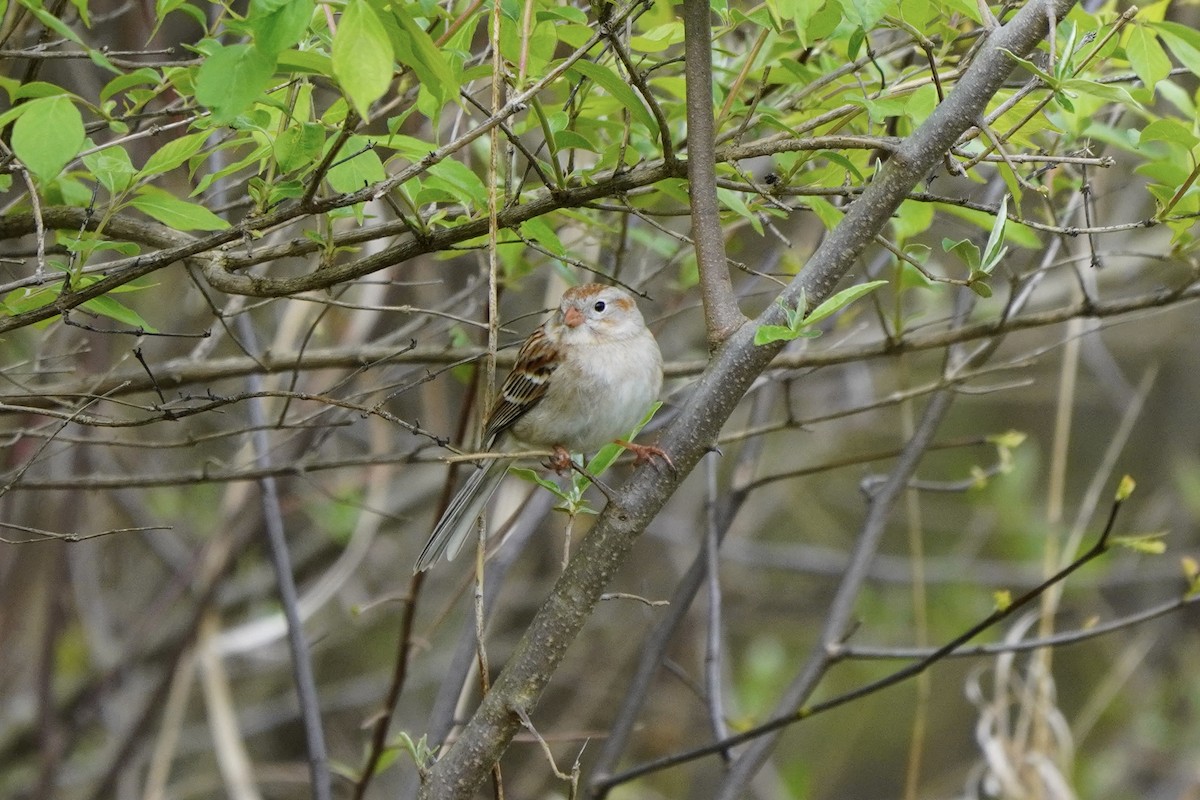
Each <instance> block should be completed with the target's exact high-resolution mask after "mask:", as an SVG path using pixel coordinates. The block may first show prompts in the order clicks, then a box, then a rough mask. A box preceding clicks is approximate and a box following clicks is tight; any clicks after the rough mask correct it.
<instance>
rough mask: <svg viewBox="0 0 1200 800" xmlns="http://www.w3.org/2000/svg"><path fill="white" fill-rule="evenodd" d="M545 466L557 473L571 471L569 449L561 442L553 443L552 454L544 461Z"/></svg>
mask: <svg viewBox="0 0 1200 800" xmlns="http://www.w3.org/2000/svg"><path fill="white" fill-rule="evenodd" d="M546 466H547V467H549V468H550V469H552V470H554V471H555V472H557V473H558V474H559V475H562V474H564V473H567V472H570V471H571V451H570V450H568V449H567V448H565V447H563V446H562V445H561V444H556V445H554V455H552V456H550V458H549V459H548V460H547V461H546Z"/></svg>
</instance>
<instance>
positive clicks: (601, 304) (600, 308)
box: [592, 300, 607, 312]
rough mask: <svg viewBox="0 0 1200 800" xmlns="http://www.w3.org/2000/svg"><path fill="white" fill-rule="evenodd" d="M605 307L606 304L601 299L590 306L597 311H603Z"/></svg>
mask: <svg viewBox="0 0 1200 800" xmlns="http://www.w3.org/2000/svg"><path fill="white" fill-rule="evenodd" d="M606 307H607V306H606V305H605V303H604V301H603V300H597V301H596V305H594V306H592V308H594V309H596V311H597V312H600V311H603V310H604V309H605V308H606Z"/></svg>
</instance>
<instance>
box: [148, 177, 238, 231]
mask: <svg viewBox="0 0 1200 800" xmlns="http://www.w3.org/2000/svg"><path fill="white" fill-rule="evenodd" d="M129 204H130V205H131V206H133V207H134V208H136V209H137V210H138V211H141V212H142V213H143V214H145V215H147V216H149V217H153V218H154V219H156V220H158V221H159V222H161V223H163V224H164V225H169V226H171V227H172V228H174V229H175V230H180V231H219V230H224V229H225V228H228V227H229V223H228V222H226V221H225V220H223V219H221V218H220V217H218V216H217V215H216V214H214V213H212V212H211V211H209V210H208V209H207V208H205V207H204V206H202V205H200V204H199V203H189V202H188V201H187V200H180V199H179V198H178V197H176V196H175V195H173V194H171V193H170V192H166V191H163V190H162V189H159V188H158V187H156V186H143V187H142V188H141V189H139V190H138V194H137V196H136V197H134V198H133V199H132V200H130V201H129Z"/></svg>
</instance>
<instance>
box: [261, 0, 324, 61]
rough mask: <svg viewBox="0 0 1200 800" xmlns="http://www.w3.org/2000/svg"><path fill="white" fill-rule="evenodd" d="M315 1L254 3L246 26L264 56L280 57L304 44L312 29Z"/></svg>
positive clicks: (289, 0) (282, 0)
mask: <svg viewBox="0 0 1200 800" xmlns="http://www.w3.org/2000/svg"><path fill="white" fill-rule="evenodd" d="M312 13H313V0H250V11H249V13H248V15H247V17H246V22H247V24H248V25H249V26H250V30H252V31H253V32H254V42H255V44H257V45H258V48H259V49H260V50H262V51H263V52H264V53H279V52H281V51H283V50H287V49H288V48H289V47H291V46H292V45H294V44H296V43H297V42H299V41H300V39H301V37H303V36H304V32H305V30H307V29H308V21H309V19H310V18H311V17H312Z"/></svg>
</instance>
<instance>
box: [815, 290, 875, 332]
mask: <svg viewBox="0 0 1200 800" xmlns="http://www.w3.org/2000/svg"><path fill="white" fill-rule="evenodd" d="M886 285H887V281H867V282H866V283H858V284H855V285H854V286H850V287H847V288H845V289H842V290H841V291H840V292H838V293H837V294H835V295H833V296H832V297H830V298H829V299H827V300H826V301H825V302H824V303H821V304H820V305H819V306H817V307H816V308H814V309H813V310H812V311H811V312H809V313H808V315H807V316H805V317H804V324H805V326H806V327H812V326H813V325H816V324H817V323H819V322H821V321H823V320H824V319H826V318H827V317H831V316H833V315H834V314H836V313H837V312H839V311H841V310H842V309H843V308H845V307H846V306H848V305H850V304H851V303H853V302H854V301H855V300H857V299H858V298H860V297H863V296H864V295H868V294H870V293H871V292H873V291H875V290H876V289H878V288H879V287H880V286H886Z"/></svg>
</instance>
